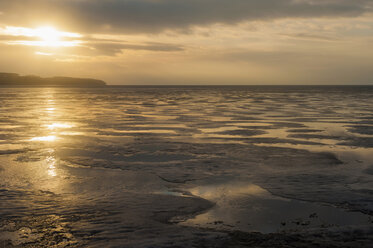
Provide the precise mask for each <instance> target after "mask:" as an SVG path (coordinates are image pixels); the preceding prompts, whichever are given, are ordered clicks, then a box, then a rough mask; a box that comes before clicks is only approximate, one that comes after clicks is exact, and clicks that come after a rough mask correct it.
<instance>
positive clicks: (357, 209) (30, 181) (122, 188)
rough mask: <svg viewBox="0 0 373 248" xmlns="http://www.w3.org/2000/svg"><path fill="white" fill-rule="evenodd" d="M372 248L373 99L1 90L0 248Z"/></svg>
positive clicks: (317, 90) (364, 94) (304, 91)
mask: <svg viewBox="0 0 373 248" xmlns="http://www.w3.org/2000/svg"><path fill="white" fill-rule="evenodd" d="M372 244H373V87H369V86H307V87H301V86H276V87H275V86H262V87H259V86H250V87H243V86H242V87H240V86H236V87H218V86H211V87H183V86H179V87H150V86H149V87H105V88H86V89H84V88H1V90H0V247H139V248H143V247H372Z"/></svg>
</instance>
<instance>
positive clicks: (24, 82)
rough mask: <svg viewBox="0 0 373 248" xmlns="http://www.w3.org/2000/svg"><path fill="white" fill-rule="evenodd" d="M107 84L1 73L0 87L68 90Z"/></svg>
mask: <svg viewBox="0 0 373 248" xmlns="http://www.w3.org/2000/svg"><path fill="white" fill-rule="evenodd" d="M106 86H107V84H106V83H105V82H104V81H102V80H98V79H92V78H73V77H49V78H43V77H39V76H20V75H19V74H16V73H0V87H6V88H41V87H68V88H92V87H106Z"/></svg>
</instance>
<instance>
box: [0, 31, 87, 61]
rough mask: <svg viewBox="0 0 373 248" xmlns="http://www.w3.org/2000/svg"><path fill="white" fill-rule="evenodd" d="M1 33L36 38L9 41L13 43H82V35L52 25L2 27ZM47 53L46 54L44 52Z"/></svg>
mask: <svg viewBox="0 0 373 248" xmlns="http://www.w3.org/2000/svg"><path fill="white" fill-rule="evenodd" d="M0 33H2V34H6V35H12V36H24V37H30V38H35V39H36V40H17V41H12V42H9V43H10V44H13V45H26V46H40V47H72V46H77V45H79V44H80V43H81V41H80V40H78V39H79V38H81V37H82V35H80V34H78V33H70V32H63V31H59V30H57V29H56V28H54V27H52V26H44V27H38V28H24V27H10V26H7V27H6V28H5V29H1V28H0ZM43 55H45V54H43Z"/></svg>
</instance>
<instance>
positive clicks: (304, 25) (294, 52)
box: [0, 0, 373, 84]
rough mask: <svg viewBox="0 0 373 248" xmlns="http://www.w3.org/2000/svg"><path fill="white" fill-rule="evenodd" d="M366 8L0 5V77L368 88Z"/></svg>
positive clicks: (371, 32)
mask: <svg viewBox="0 0 373 248" xmlns="http://www.w3.org/2000/svg"><path fill="white" fill-rule="evenodd" d="M372 12H373V3H372V1H370V0H356V1H347V0H323V1H319V0H230V1H223V0H189V1H181V0H157V1H154V0H108V1H102V0H101V1H100V0H64V1H53V0H32V1H31V0H12V1H8V0H4V1H3V0H0V51H1V57H0V68H1V71H4V72H16V73H20V74H37V75H40V76H55V75H61V76H76V77H93V78H99V79H102V80H105V81H107V82H108V83H109V84H373V73H372V69H371V68H373V13H372Z"/></svg>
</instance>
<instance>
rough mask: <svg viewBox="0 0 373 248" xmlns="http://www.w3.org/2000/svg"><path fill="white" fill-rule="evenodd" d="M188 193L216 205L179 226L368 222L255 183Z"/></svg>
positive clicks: (274, 228) (266, 227) (259, 228)
mask: <svg viewBox="0 0 373 248" xmlns="http://www.w3.org/2000/svg"><path fill="white" fill-rule="evenodd" d="M190 192H191V193H192V194H193V195H196V196H199V197H202V198H205V199H208V200H210V201H213V202H215V203H216V205H215V207H213V208H212V209H210V210H209V211H208V212H206V213H203V214H200V215H197V216H195V217H194V218H192V219H188V220H186V221H183V222H182V223H180V225H185V226H197V227H206V228H214V229H219V230H240V231H245V232H261V233H274V232H281V231H302V230H308V229H314V228H330V227H345V226H360V225H370V219H369V216H368V215H365V214H362V213H359V212H349V211H347V210H344V209H339V208H335V207H333V206H331V205H327V204H321V203H312V202H304V201H299V200H291V199H287V198H282V197H278V196H273V195H272V194H270V193H269V192H268V191H266V190H265V189H263V188H261V187H259V186H257V185H254V184H248V183H223V184H212V185H206V186H199V187H196V188H192V189H191V190H190Z"/></svg>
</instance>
